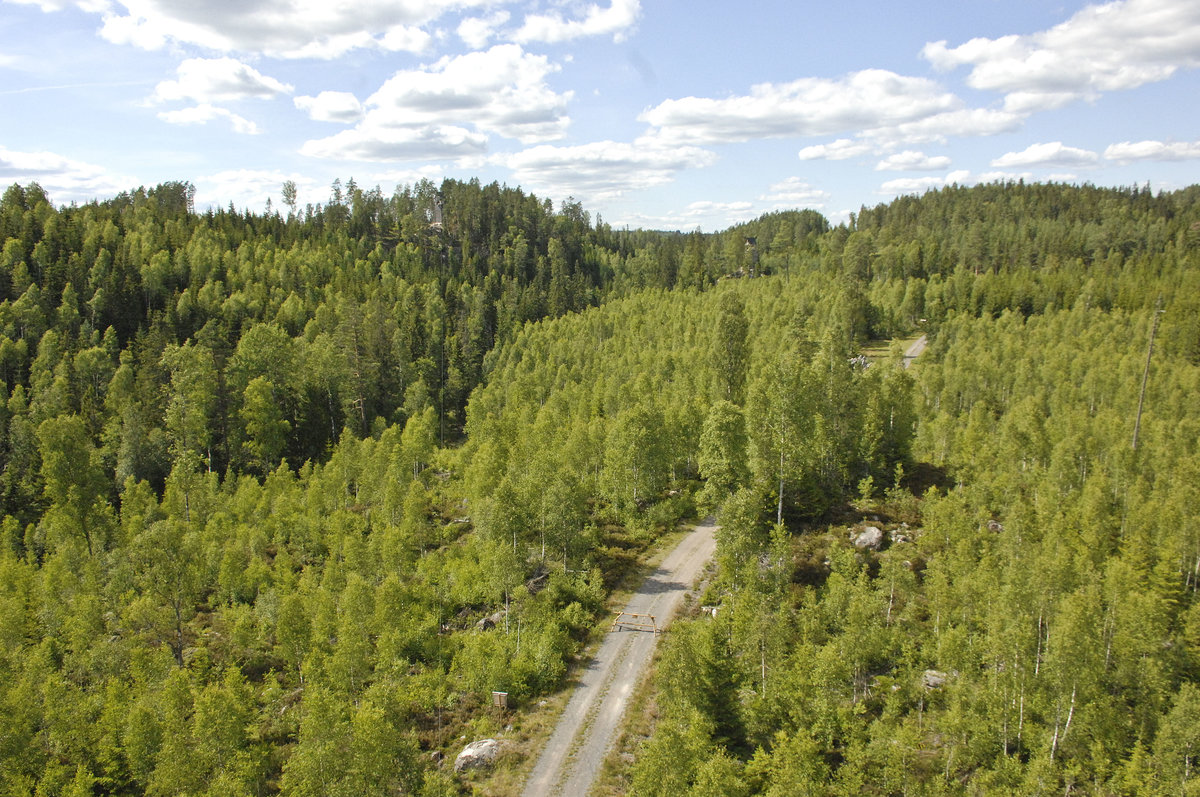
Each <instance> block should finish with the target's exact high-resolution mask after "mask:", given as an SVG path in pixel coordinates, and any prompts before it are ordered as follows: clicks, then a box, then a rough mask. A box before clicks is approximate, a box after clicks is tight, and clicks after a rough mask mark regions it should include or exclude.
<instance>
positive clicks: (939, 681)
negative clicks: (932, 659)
mask: <svg viewBox="0 0 1200 797" xmlns="http://www.w3.org/2000/svg"><path fill="white" fill-rule="evenodd" d="M949 677H950V676H948V675H946V673H944V672H942V671H941V670H926V671H925V672H924V673H923V674H922V675H921V684H922V685H923V686H924V687H925V688H926V689H941V688H942V687H943V686H945V685H946V679H947V678H949Z"/></svg>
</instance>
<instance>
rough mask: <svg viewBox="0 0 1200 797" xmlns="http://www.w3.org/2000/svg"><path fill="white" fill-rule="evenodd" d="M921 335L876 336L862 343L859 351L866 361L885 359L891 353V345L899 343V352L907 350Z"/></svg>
mask: <svg viewBox="0 0 1200 797" xmlns="http://www.w3.org/2000/svg"><path fill="white" fill-rule="evenodd" d="M920 338H921V336H920V335H919V334H918V335H912V336H910V337H905V338H877V339H875V340H868V341H867V342H866V343H864V344H863V345H862V348H861V349H860V353H861V354H862V355H863V356H864V357H866V358H867V361H868V362H873V363H874V362H878V361H880V360H885V359H887V357H888V356H889V355H890V354H891V351H892V346H893V345H895V344H899V345H900V351H901V353H903V352H906V351H908V347H909V346H911V345H913V344H914V343H916V342H917V341H918V340H920Z"/></svg>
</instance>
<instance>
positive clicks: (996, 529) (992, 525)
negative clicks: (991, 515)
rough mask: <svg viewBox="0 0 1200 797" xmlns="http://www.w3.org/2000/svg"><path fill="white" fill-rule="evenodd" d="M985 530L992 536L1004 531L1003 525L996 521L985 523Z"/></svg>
mask: <svg viewBox="0 0 1200 797" xmlns="http://www.w3.org/2000/svg"><path fill="white" fill-rule="evenodd" d="M987 530H988V531H990V532H992V533H993V534H999V533H1000V532H1002V531H1004V524H1003V523H1001V522H1000V521H998V520H989V521H988V522H987Z"/></svg>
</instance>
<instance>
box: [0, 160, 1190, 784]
mask: <svg viewBox="0 0 1200 797" xmlns="http://www.w3.org/2000/svg"><path fill="white" fill-rule="evenodd" d="M192 196H193V191H192V189H191V187H190V185H188V184H187V183H169V184H164V185H160V186H157V187H155V188H153V189H149V190H145V189H139V190H137V191H133V192H130V193H127V194H122V195H120V196H118V197H116V198H114V199H112V200H108V201H104V202H93V203H89V204H87V205H83V206H70V207H55V206H54V205H53V204H52V203H51V202H50V199H49V198H48V197H47V196H46V195H45V194H44V192H43V191H42V190H41V189H40V188H39V187H38V186H37V185H29V186H24V187H22V186H16V185H14V186H12V187H10V188H9V189H8V190H7V191H6V192H5V193H4V195H3V199H2V200H0V242H2V249H0V390H2V395H0V399H2V400H0V428H2V430H3V435H2V437H0V465H2V470H0V517H2V518H3V520H2V522H0V571H3V572H2V574H0V604H2V609H0V636H2V637H3V639H4V643H5V644H4V645H3V646H0V707H2V708H0V714H2V715H3V716H4V717H5V720H6V728H7V730H6V735H5V736H4V737H3V739H2V740H0V781H3V783H4V787H3V788H4V789H5V790H6V791H5V793H12V794H23V795H24V794H31V793H37V794H45V795H58V794H72V795H76V794H162V795H166V794H197V795H198V794H211V795H217V794H272V793H279V792H282V793H285V794H297V795H300V794H304V795H307V794H313V795H317V794H397V793H424V794H429V795H437V794H457V793H460V792H461V791H462V790H464V789H470V788H476V787H479V785H478V784H474V785H473V782H472V781H470V780H469V779H468V780H466V781H463V780H461V779H460V778H459V777H458V776H456V775H453V774H452V773H450V772H449V771H448V768H446V767H444V766H439V764H438V762H437V759H435V758H431V757H430V756H429V753H430V752H434V751H440V752H454V750H453V746H454V742H455V740H457V739H458V737H459V736H460V735H464V734H468V733H476V732H489V731H494V730H498V729H497V728H493V727H492V726H491V725H490V724H489V723H494V721H495V719H494V717H491V716H490V715H489V714H487V712H485V711H483V710H482V708H483V702H482V701H483V700H484V699H485V698H486V697H487V696H488V694H489V692H490V691H491V690H494V689H500V690H504V691H508V692H509V693H510V694H511V695H512V696H513V699H514V701H516V704H517V705H518V706H519V705H521V701H528V702H529V703H532V701H530V700H529V699H530V698H536V697H538V696H542V695H546V694H549V693H551V692H552V691H553V690H555V689H556V688H558V687H559V686H561V684H562V682H563V676H564V674H565V672H566V668H567V666H568V665H569V664H570V663H571V661H572V660H573V657H574V656H575V655H576V654H577V652H578V651H579V650H580V648H581V645H582V644H584V643H585V642H586V641H587V639H588V638H589V634H590V633H591V632H592V629H593V627H594V624H595V618H596V617H597V616H598V614H599V613H600V612H601V611H602V610H603V607H604V602H605V599H606V596H607V594H608V591H609V590H610V589H611V588H612V587H613V585H614V584H615V583H616V581H617V579H618V578H619V577H620V576H621V574H622V573H624V572H625V571H626V570H627V568H628V566H629V563H630V562H631V561H632V560H633V559H634V558H635V557H636V556H637V554H638V553H639V552H640V551H641V550H642V549H643V548H644V547H645V545H647V544H648V543H649V541H651V540H653V539H654V538H655V536H656V535H657V534H658V533H659V532H660V531H662V530H663V529H667V528H670V527H672V526H673V525H674V524H675V523H676V522H677V521H678V520H679V519H680V518H686V517H693V516H695V515H696V513H698V512H709V511H716V512H719V514H720V518H721V521H722V531H721V536H720V539H719V547H718V564H719V570H718V576H717V578H716V580H715V581H714V582H713V584H712V585H710V587H709V593H710V594H709V596H708V597H709V599H710V600H711V601H712V602H713V603H715V604H719V605H720V607H721V611H720V612H719V613H718V615H717V617H716V618H715V619H713V618H709V619H697V620H694V621H688V622H685V623H681V624H680V625H679V626H678V627H677V632H673V633H672V634H671V635H670V637H669V639H668V642H667V644H666V646H665V649H664V651H663V664H664V666H663V667H661V668H660V672H661V675H660V676H659V680H658V682H657V690H658V694H659V697H658V705H659V711H660V716H659V721H658V723H657V729H656V731H655V733H654V734H653V735H652V736H651V737H650V738H649V739H648V740H646V742H645V744H644V746H643V749H642V750H641V753H640V755H639V756H638V763H637V764H636V766H635V767H634V768H633V771H632V773H631V775H630V780H629V781H628V784H627V785H628V786H629V788H630V789H632V790H633V791H635V792H636V793H661V794H672V795H675V794H684V793H688V792H689V791H690V792H691V793H695V794H738V793H745V794H749V793H755V794H758V793H763V794H784V793H789V794H790V793H796V789H797V788H801V789H809V790H810V791H812V792H813V793H826V792H838V793H841V792H847V793H849V792H854V793H861V792H863V791H864V790H866V791H877V792H880V793H901V792H904V793H908V792H924V791H928V792H931V793H932V792H943V791H951V792H953V791H960V790H962V789H963V788H965V787H966V786H967V785H968V784H969V785H970V786H971V788H975V789H977V790H979V791H987V790H989V789H990V790H1002V791H1003V790H1013V789H1015V790H1026V791H1038V790H1042V789H1045V790H1051V791H1053V790H1057V789H1060V788H1065V789H1067V790H1071V789H1075V788H1086V789H1091V790H1095V791H1106V790H1107V791H1111V792H1113V793H1121V792H1126V791H1136V790H1137V789H1144V790H1145V791H1146V793H1164V794H1175V793H1181V790H1182V791H1183V792H1184V793H1186V792H1187V790H1188V789H1195V788H1196V783H1197V782H1198V781H1197V779H1196V778H1195V777H1194V774H1193V773H1194V771H1195V767H1196V764H1197V763H1198V762H1197V760H1196V756H1197V755H1200V752H1196V751H1200V736H1197V732H1196V731H1195V728H1197V727H1200V721H1198V720H1200V693H1198V692H1197V689H1196V686H1195V681H1196V678H1197V676H1200V603H1197V601H1196V598H1195V594H1196V590H1197V580H1198V578H1197V577H1198V574H1200V570H1198V568H1200V520H1198V519H1197V515H1196V505H1197V504H1196V495H1194V493H1195V492H1196V489H1197V487H1196V485H1197V476H1200V461H1198V460H1197V452H1196V445H1195V441H1196V437H1197V433H1200V415H1197V413H1198V412H1200V410H1197V409H1196V404H1195V400H1194V397H1195V396H1196V395H1197V394H1198V392H1200V384H1197V380H1198V379H1200V276H1198V275H1200V270H1198V268H1197V266H1198V265H1200V263H1198V259H1200V189H1197V188H1195V187H1193V188H1189V189H1185V190H1183V191H1178V192H1173V193H1159V194H1154V193H1152V192H1151V191H1150V190H1149V189H1148V188H1147V189H1140V188H1130V189H1106V188H1095V187H1090V186H1085V187H1072V186H1063V185H1038V184H1034V185H1026V184H1021V183H1006V184H993V185H983V186H976V187H973V188H958V187H951V188H946V189H943V190H939V191H934V192H930V193H927V194H925V195H924V196H921V197H902V198H899V199H897V200H895V201H893V202H891V203H889V204H887V205H881V206H879V207H876V208H863V209H862V210H861V211H860V212H859V213H857V214H855V215H854V216H853V217H852V218H851V219H850V221H849V223H847V224H842V225H837V226H831V225H830V224H829V223H828V221H827V220H826V219H825V218H823V217H822V216H820V214H817V213H815V212H813V211H789V212H778V213H772V214H768V215H766V216H763V217H761V218H759V219H756V220H754V221H752V222H748V223H746V224H743V225H739V226H737V227H734V228H731V229H729V230H726V231H723V232H720V233H712V234H705V233H700V232H691V233H673V232H648V231H640V230H638V231H634V230H614V229H612V228H611V227H610V226H609V225H607V224H605V223H604V222H603V221H602V220H600V219H599V218H597V219H595V220H594V221H593V219H592V218H591V217H590V216H589V214H588V213H587V212H586V211H584V209H583V208H582V207H581V206H580V205H579V203H577V202H575V201H573V200H568V201H565V202H563V203H561V204H560V205H559V206H558V207H557V208H556V207H555V206H554V204H553V203H551V202H549V201H544V200H539V199H538V198H536V197H534V196H532V195H528V194H525V193H523V192H522V191H520V190H518V189H511V188H507V187H501V186H499V185H496V184H492V185H488V186H482V185H480V184H479V183H478V182H475V181H472V182H465V183H464V182H458V181H453V180H447V181H445V182H443V183H442V184H441V185H440V186H434V185H433V184H432V183H429V182H427V181H425V182H421V183H418V184H417V185H415V186H411V187H401V188H400V189H398V190H397V191H396V192H395V193H394V194H393V195H391V196H385V195H383V193H382V192H381V191H380V190H379V189H378V188H376V189H372V190H363V189H361V188H360V187H359V186H357V185H356V184H355V183H354V181H353V180H350V181H347V183H346V184H345V185H344V186H343V185H342V184H340V183H335V185H334V186H333V189H332V195H331V199H330V201H329V203H327V204H325V205H323V206H319V207H305V208H303V209H301V208H297V207H295V205H294V202H293V203H289V202H288V201H287V200H288V199H289V196H288V195H287V192H286V191H285V196H284V197H283V198H284V200H285V202H284V205H285V207H286V214H285V213H284V212H267V213H264V214H255V213H250V212H239V211H237V210H236V209H235V208H233V207H230V208H228V209H227V210H210V211H206V212H201V213H198V212H196V211H195V209H194V208H193V206H192ZM291 199H293V200H294V196H292V197H291ZM921 333H926V334H928V335H929V337H930V338H931V340H932V344H931V349H930V351H929V352H928V353H927V354H926V355H923V357H922V361H920V362H919V363H918V364H917V366H916V367H914V368H913V369H910V370H905V369H904V368H903V367H902V361H901V358H900V357H899V352H898V351H897V350H896V347H893V351H892V353H891V354H890V355H888V356H883V357H880V358H876V359H874V361H873V362H871V361H870V360H868V359H867V358H864V357H862V356H860V352H861V351H862V348H863V346H864V345H865V344H866V343H867V342H868V341H870V340H873V339H888V338H902V337H916V336H917V335H919V334H921ZM1152 335H1153V336H1154V346H1153V350H1152V356H1150V357H1149V358H1148V353H1150V351H1149V342H1150V339H1151V336H1152ZM1147 368H1148V370H1147ZM1144 377H1145V381H1146V390H1145V395H1144V396H1142V395H1141V394H1140V390H1139V388H1140V386H1141V384H1142V381H1143V378H1144ZM1135 419H1136V421H1137V424H1138V426H1139V430H1140V431H1139V435H1140V438H1139V442H1138V444H1137V446H1136V448H1135V447H1134V446H1133V445H1132V444H1131V443H1132V439H1133V438H1132V435H1133V428H1134V425H1135ZM866 515H872V516H875V517H877V518H879V519H878V520H876V521H872V522H874V523H876V524H877V525H878V524H882V525H884V526H887V527H888V531H890V532H892V542H891V543H890V544H889V545H885V546H884V547H883V550H881V551H877V552H873V551H870V550H869V549H868V550H860V549H857V548H855V547H854V546H853V545H851V543H850V542H848V541H847V539H846V537H847V533H846V524H847V523H849V524H851V525H853V523H854V522H855V521H858V520H861V519H862V517H863V516H866ZM902 523H903V524H904V525H903V526H902V525H901V524H902ZM929 673H933V675H932V676H931V675H928V674H929ZM930 678H932V679H933V680H935V681H936V680H938V679H941V680H940V681H939V683H938V684H937V686H928V685H927V684H928V682H929V679H930ZM698 695H700V696H702V697H697V696H698ZM518 724H519V719H518Z"/></svg>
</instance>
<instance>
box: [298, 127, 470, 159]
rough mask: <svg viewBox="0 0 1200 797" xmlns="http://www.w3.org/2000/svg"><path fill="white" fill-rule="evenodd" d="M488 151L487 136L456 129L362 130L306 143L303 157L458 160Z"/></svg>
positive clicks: (302, 149)
mask: <svg viewBox="0 0 1200 797" xmlns="http://www.w3.org/2000/svg"><path fill="white" fill-rule="evenodd" d="M486 150H487V136H485V135H483V134H482V133H477V132H474V131H471V130H467V129H466V128H463V127H458V126H456V125H428V126H425V127H398V128H375V127H370V126H366V127H363V126H360V127H356V128H354V129H351V130H343V131H342V132H340V133H338V134H336V135H333V136H329V137H328V138H320V139H314V140H312V141H306V142H305V143H304V145H303V146H302V147H300V154H302V155H308V156H309V157H313V158H333V159H344V160H361V161H407V160H456V159H458V158H465V157H468V156H471V155H479V154H481V153H483V152H485V151H486Z"/></svg>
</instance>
